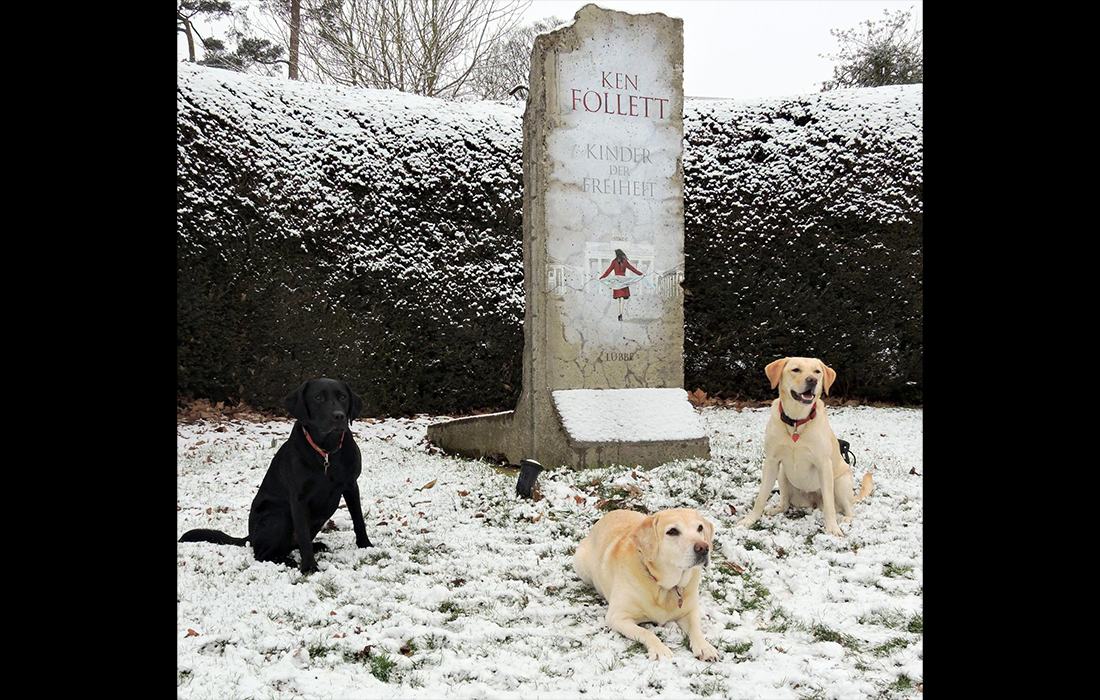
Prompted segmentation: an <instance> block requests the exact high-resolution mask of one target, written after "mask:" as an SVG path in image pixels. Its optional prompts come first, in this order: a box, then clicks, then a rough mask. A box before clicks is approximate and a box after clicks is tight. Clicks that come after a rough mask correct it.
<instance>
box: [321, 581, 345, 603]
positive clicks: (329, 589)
mask: <svg viewBox="0 0 1100 700" xmlns="http://www.w3.org/2000/svg"><path fill="white" fill-rule="evenodd" d="M339 593H340V587H339V586H337V585H336V583H335V582H333V581H332V580H325V581H318V582H317V597H318V598H320V599H321V600H326V599H329V598H335V597H336V596H337V595H339Z"/></svg>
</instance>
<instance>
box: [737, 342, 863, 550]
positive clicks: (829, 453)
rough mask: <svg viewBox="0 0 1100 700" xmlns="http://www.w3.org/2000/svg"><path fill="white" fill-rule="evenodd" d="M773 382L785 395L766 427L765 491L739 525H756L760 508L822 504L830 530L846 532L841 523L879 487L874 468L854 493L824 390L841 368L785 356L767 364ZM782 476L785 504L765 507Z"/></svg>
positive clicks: (781, 495)
mask: <svg viewBox="0 0 1100 700" xmlns="http://www.w3.org/2000/svg"><path fill="white" fill-rule="evenodd" d="M764 374H766V375H767V376H768V379H769V380H770V381H771V384H772V388H773V389H774V388H775V387H776V385H778V386H779V398H778V399H776V400H775V402H774V403H773V404H772V412H771V417H770V418H769V419H768V425H767V427H766V428H765V429H764V470H763V475H762V476H763V479H762V480H761V482H760V493H759V495H757V497H756V503H755V504H754V505H753V508H752V512H751V513H749V514H748V516H746V517H745V518H744V519H743V520H741V521H740V522H738V523H737V524H738V525H743V526H745V527H750V526H752V524H753V523H755V522H756V521H757V520H759V519H760V514H761V513H764V514H766V515H778V514H779V513H784V512H786V510H787V508H789V507H790V506H791V505H792V504H793V505H795V506H798V507H799V508H821V510H822V512H823V514H824V516H825V531H826V532H828V533H829V534H832V535H838V536H843V535H844V533H843V532H841V530H840V526H839V525H837V517H836V514H837V511H838V510H839V511H840V513H841V516H842V517H841V519H840V521H841V522H848V521H850V520H851V519H852V505H853V504H855V503H858V502H859V501H861V500H862V499H864V498H865V497H867V496H868V495H869V494H870V493H871V489H873V488H874V485H873V484H872V480H871V473H870V472H867V473H866V474H864V475H863V482H862V485H861V488H860V491H859V494H858V495H854V494H853V493H852V468H851V467H849V466H848V463H847V462H845V461H844V458H843V457H842V456H841V454H840V444H839V443H838V442H837V440H836V435H834V434H833V429H832V428H831V427H829V418H828V416H826V415H825V404H824V403H823V402H821V401H820V400H819V399H820V398H821V392H822V390H824V391H825V393H826V394H828V393H829V387H830V386H832V384H833V380H835V379H836V372H835V371H833V370H832V369H831V368H829V367H827V366H826V365H825V363H824V362H822V361H821V360H818V359H814V358H808V357H785V358H783V359H782V360H776V361H775V362H772V363H771V364H769V365H768V366H767V367H765V368H764ZM777 478H778V480H779V505H778V506H775V507H773V508H769V509H767V510H764V505H765V504H766V503H767V502H768V496H770V495H771V492H772V486H774V485H775V482H776V479H777Z"/></svg>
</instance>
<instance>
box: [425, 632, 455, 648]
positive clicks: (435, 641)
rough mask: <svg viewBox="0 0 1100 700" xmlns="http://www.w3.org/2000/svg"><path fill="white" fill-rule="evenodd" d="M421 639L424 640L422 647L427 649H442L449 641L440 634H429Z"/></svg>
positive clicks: (448, 644)
mask: <svg viewBox="0 0 1100 700" xmlns="http://www.w3.org/2000/svg"><path fill="white" fill-rule="evenodd" d="M422 639H423V641H424V647H425V648H427V649H432V650H435V649H443V648H446V647H448V646H450V642H449V641H447V638H446V637H444V636H443V635H441V634H429V635H426V636H424V637H423V638H422Z"/></svg>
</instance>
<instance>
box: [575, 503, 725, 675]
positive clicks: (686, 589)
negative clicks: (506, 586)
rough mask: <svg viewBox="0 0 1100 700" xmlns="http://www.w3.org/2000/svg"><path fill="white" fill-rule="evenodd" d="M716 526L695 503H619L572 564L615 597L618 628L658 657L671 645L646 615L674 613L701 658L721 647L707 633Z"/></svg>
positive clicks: (610, 620)
mask: <svg viewBox="0 0 1100 700" xmlns="http://www.w3.org/2000/svg"><path fill="white" fill-rule="evenodd" d="M713 538H714V526H713V525H711V524H710V522H708V521H707V520H706V519H704V518H703V516H701V515H699V511H697V510H694V509H688V508H677V509H673V510H662V511H660V512H657V513H653V514H651V515H648V516H646V515H642V514H641V513H635V512H634V511H630V510H614V511H611V512H610V513H608V514H607V515H605V516H603V517H602V518H600V521H599V522H598V523H596V524H595V525H593V526H592V530H591V531H590V532H589V533H588V536H587V537H585V538H584V541H582V542H581V543H580V544H579V545H578V546H577V552H576V554H574V555H573V568H574V569H576V571H577V574H578V575H579V576H580V577H581V580H583V581H584V582H585V583H588V584H591V585H592V586H594V587H595V588H596V590H597V591H598V592H599V594H600V595H601V596H603V598H604V600H606V601H607V603H608V608H607V616H606V617H605V618H604V619H605V620H606V621H607V624H608V625H609V626H610V627H611V629H613V630H615V631H617V632H620V633H622V634H624V635H626V636H627V637H628V638H630V639H633V640H634V641H636V642H641V643H642V644H645V645H646V647H647V648H648V649H649V658H650V659H652V660H657V659H660V658H661V657H665V656H667V657H671V656H672V652H671V651H670V650H669V648H668V647H667V646H665V645H664V644H663V643H662V642H661V640H660V639H659V638H658V637H657V635H655V634H653V632H650V631H649V630H647V629H644V628H642V627H639V626H638V623H640V622H654V623H656V624H658V625H663V624H665V623H667V622H670V621H672V620H675V621H676V623H677V624H678V625H680V629H682V630H683V631H684V633H685V634H687V636H688V640H689V641H690V642H691V651H692V653H693V654H695V656H696V657H697V658H700V659H705V660H707V661H712V660H714V659H716V658H718V652H717V651H716V650H715V648H714V647H712V646H711V645H710V644H709V643H708V642H707V640H705V639H703V630H702V623H701V621H700V614H699V579H700V578H701V577H702V573H703V567H704V566H706V565H707V564H708V563H709V562H710V545H711V542H712V541H713Z"/></svg>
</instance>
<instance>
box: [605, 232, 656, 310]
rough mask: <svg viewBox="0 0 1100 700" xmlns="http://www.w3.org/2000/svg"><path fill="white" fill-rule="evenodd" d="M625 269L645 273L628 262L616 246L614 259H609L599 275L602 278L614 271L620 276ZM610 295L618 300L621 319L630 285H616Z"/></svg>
mask: <svg viewBox="0 0 1100 700" xmlns="http://www.w3.org/2000/svg"><path fill="white" fill-rule="evenodd" d="M627 270H630V271H632V272H634V273H635V274H636V275H639V276H644V274H645V273H643V272H641V271H640V270H638V268H636V267H634V266H633V265H631V264H630V261H629V260H627V258H626V253H624V252H623V251H622V249H621V248H616V249H615V259H614V260H612V261H611V264H610V265H608V267H607V271H606V272H604V273H603V274H602V275H600V279H601V280H602V279H603V278H604V277H607V276H608V275H609V274H611V273H612V272H614V273H615V276H616V277H622V276H625V275H626V271H627ZM632 281H633V280H632ZM617 282H623V280H618V281H617ZM611 297H612V298H613V299H618V300H619V320H620V321H621V320H623V304H624V303H626V300H627V299H629V298H630V285H629V284H623V285H621V286H617V288H616V289H615V290H614V291H613V292H612V294H611Z"/></svg>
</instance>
